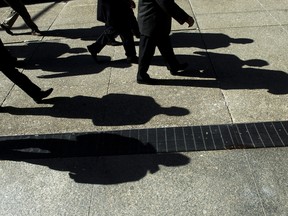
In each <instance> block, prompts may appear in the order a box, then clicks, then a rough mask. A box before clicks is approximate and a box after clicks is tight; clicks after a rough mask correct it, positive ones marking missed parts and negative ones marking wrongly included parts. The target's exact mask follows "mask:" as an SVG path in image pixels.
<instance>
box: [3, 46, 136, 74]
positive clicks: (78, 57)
mask: <svg viewBox="0 0 288 216" xmlns="http://www.w3.org/2000/svg"><path fill="white" fill-rule="evenodd" d="M8 48H9V50H11V53H12V54H13V55H14V56H15V57H17V58H25V57H27V56H32V57H31V58H30V59H26V60H25V62H26V64H25V69H30V70H37V69H41V70H43V71H45V74H44V75H39V76H38V77H39V78H59V77H67V76H80V75H89V74H96V73H100V72H102V71H103V70H104V69H105V68H107V67H115V68H125V67H130V66H131V64H128V63H127V61H126V60H125V59H120V60H116V61H111V58H110V57H109V56H101V55H99V56H98V60H99V62H98V63H97V64H96V63H95V61H94V60H93V58H92V57H91V55H90V54H89V53H88V51H87V50H86V48H83V47H80V48H79V47H76V48H70V47H69V46H68V45H67V44H64V43H60V42H40V43H28V44H27V45H24V46H10V47H8ZM46 72H47V73H49V72H52V73H51V74H50V73H49V74H47V73H46Z"/></svg>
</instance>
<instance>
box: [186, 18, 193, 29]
mask: <svg viewBox="0 0 288 216" xmlns="http://www.w3.org/2000/svg"><path fill="white" fill-rule="evenodd" d="M194 22H195V21H194V19H193V18H192V17H191V16H189V17H188V19H187V20H186V23H187V24H188V28H189V27H191V26H193V24H194Z"/></svg>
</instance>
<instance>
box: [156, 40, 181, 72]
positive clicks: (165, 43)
mask: <svg viewBox="0 0 288 216" xmlns="http://www.w3.org/2000/svg"><path fill="white" fill-rule="evenodd" d="M156 44H157V47H158V49H159V51H160V53H161V55H162V56H163V58H164V60H165V62H166V64H167V68H168V69H169V70H171V69H174V68H178V66H179V62H178V60H177V58H176V56H175V53H174V51H173V47H172V44H171V41H170V37H169V35H167V36H161V37H157V38H156Z"/></svg>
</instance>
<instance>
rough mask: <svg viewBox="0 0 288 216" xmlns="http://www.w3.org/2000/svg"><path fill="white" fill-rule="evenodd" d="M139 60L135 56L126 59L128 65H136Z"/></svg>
mask: <svg viewBox="0 0 288 216" xmlns="http://www.w3.org/2000/svg"><path fill="white" fill-rule="evenodd" d="M138 61H139V58H138V57H137V56H132V57H127V62H128V63H129V64H138Z"/></svg>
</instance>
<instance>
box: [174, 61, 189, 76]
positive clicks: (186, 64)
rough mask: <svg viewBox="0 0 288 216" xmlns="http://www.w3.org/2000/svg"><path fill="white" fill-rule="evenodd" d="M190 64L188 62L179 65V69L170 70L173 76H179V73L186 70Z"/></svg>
mask: <svg viewBox="0 0 288 216" xmlns="http://www.w3.org/2000/svg"><path fill="white" fill-rule="evenodd" d="M188 66H189V64H188V63H187V62H185V63H183V64H179V65H178V66H177V67H175V68H172V69H170V74H171V75H177V74H178V72H179V71H182V70H185V69H186V68H187V67H188Z"/></svg>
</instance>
